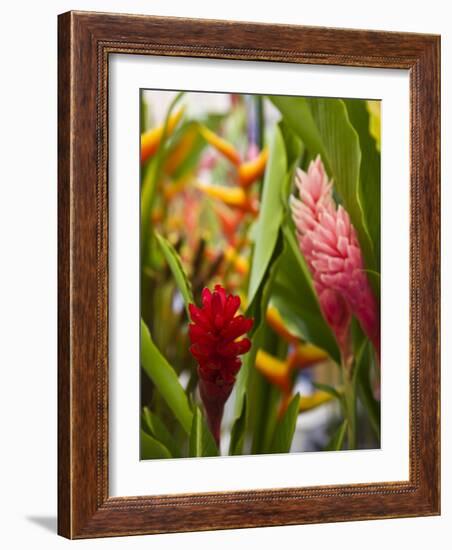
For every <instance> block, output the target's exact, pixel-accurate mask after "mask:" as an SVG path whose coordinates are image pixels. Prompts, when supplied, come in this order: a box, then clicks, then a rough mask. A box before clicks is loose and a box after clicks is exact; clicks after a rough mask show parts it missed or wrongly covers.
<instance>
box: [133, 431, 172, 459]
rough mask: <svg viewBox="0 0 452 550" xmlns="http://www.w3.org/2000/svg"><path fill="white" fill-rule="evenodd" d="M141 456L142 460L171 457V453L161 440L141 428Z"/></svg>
mask: <svg viewBox="0 0 452 550" xmlns="http://www.w3.org/2000/svg"><path fill="white" fill-rule="evenodd" d="M140 457H141V459H142V460H148V459H151V458H171V453H170V452H169V450H168V449H167V448H166V447H165V445H163V444H162V443H160V441H157V440H156V439H155V438H154V437H152V436H151V435H149V434H148V433H146V432H145V431H144V430H140Z"/></svg>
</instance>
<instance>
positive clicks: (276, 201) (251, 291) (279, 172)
mask: <svg viewBox="0 0 452 550" xmlns="http://www.w3.org/2000/svg"><path fill="white" fill-rule="evenodd" d="M286 170H287V158H286V151H285V147H284V141H283V137H282V135H281V131H280V129H279V127H278V126H276V127H275V131H274V136H273V142H272V144H271V147H270V156H269V159H268V164H267V168H266V170H265V176H264V182H263V190H262V199H261V209H260V213H259V219H258V222H257V226H256V233H255V235H256V238H255V244H254V251H253V258H252V263H251V272H250V281H249V287H248V302H249V303H251V302H252V301H253V299H254V297H255V295H256V293H257V291H258V289H259V286H260V284H261V281H262V279H263V277H264V274H265V272H266V270H267V267H268V264H269V262H270V259H271V257H272V254H273V250H274V248H275V245H276V241H277V238H278V231H279V228H280V225H281V221H282V217H283V213H284V209H283V204H282V202H281V200H280V196H281V195H280V194H281V186H282V184H283V182H284V180H285V177H286Z"/></svg>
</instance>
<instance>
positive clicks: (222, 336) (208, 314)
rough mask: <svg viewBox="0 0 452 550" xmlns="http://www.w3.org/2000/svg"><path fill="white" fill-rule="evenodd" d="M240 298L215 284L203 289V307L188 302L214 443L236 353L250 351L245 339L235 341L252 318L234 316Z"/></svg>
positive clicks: (232, 378) (193, 349)
mask: <svg viewBox="0 0 452 550" xmlns="http://www.w3.org/2000/svg"><path fill="white" fill-rule="evenodd" d="M239 307H240V298H239V297H238V296H233V295H232V294H227V293H226V291H225V289H224V288H223V287H222V286H220V285H216V286H215V289H214V291H213V292H210V290H209V289H208V288H204V290H203V291H202V307H197V306H195V305H194V304H190V305H189V310H190V317H191V321H192V323H191V324H190V325H189V327H188V334H189V337H190V341H191V344H192V345H191V347H190V351H191V353H192V355H193V356H194V357H195V359H196V360H197V361H198V375H199V391H200V394H201V399H202V402H203V404H204V408H205V410H206V415H207V422H208V424H209V428H210V431H211V432H212V434H213V436H214V438H215V440H216V442H217V444H219V441H220V426H221V419H222V417H223V409H224V404H225V403H226V401H227V399H228V397H229V396H230V394H231V392H232V388H233V387H234V383H235V377H236V374H237V373H238V371H239V370H240V367H241V365H242V362H241V360H240V359H239V357H238V356H239V355H243V354H244V353H246V352H247V351H249V349H250V347H251V342H250V340H249V339H248V338H242V339H241V340H238V338H239V337H240V336H243V335H244V334H245V333H247V332H248V331H249V330H251V327H252V326H253V320H252V319H247V318H246V317H244V316H243V315H236V313H237V311H238V309H239Z"/></svg>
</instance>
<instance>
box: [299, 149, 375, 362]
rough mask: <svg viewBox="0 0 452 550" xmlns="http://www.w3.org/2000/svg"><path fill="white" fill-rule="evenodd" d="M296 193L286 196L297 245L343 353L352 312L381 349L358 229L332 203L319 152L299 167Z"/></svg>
mask: <svg viewBox="0 0 452 550" xmlns="http://www.w3.org/2000/svg"><path fill="white" fill-rule="evenodd" d="M295 183H296V185H297V187H298V190H299V193H300V199H297V198H296V197H294V196H291V198H290V205H291V209H292V216H293V219H294V222H295V226H296V228H297V237H298V242H299V244H300V250H301V252H302V254H303V256H304V257H305V259H306V262H307V264H308V267H309V270H310V272H311V274H312V277H313V280H314V287H315V289H316V292H317V295H318V298H319V302H320V307H321V309H322V313H323V315H324V317H325V319H326V321H327V322H328V324H329V325H330V327H331V329H332V330H333V332H334V335H335V337H336V340H337V342H338V344H339V348H340V351H341V355H342V359H343V361H345V362H346V363H348V362H349V360H350V322H351V317H352V315H354V316H355V317H356V318H357V319H358V321H359V323H360V325H361V328H362V329H363V331H364V332H365V334H366V335H367V336H368V338H369V339H370V340H371V342H372V343H373V345H374V347H375V350H376V351H377V354H378V356H379V355H380V316H379V311H378V307H377V303H376V300H375V297H374V294H373V292H372V289H371V287H370V284H369V281H368V279H367V275H366V272H365V270H364V262H363V257H362V252H361V248H360V245H359V242H358V238H357V236H356V230H355V228H354V227H353V225H352V224H351V222H350V218H349V215H348V213H347V212H346V211H345V210H344V208H342V206H339V207H338V208H336V205H335V202H334V200H333V195H332V182H331V181H328V176H327V175H326V172H325V169H324V166H323V163H322V161H321V159H320V156H318V157H317V158H316V159H315V161H313V162H311V163H310V165H309V168H308V172H307V173H305V172H303V171H302V170H297V174H296V177H295Z"/></svg>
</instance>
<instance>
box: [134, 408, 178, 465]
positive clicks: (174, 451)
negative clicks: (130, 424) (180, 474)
mask: <svg viewBox="0 0 452 550" xmlns="http://www.w3.org/2000/svg"><path fill="white" fill-rule="evenodd" d="M142 420H143V424H142V426H143V428H144V430H145V431H147V432H148V434H149V435H152V436H153V437H154V438H155V439H157V440H158V441H160V443H162V444H163V445H164V446H165V447H166V448H167V449H168V450H169V451H170V453H171V455H172V456H174V457H180V456H182V454H181V452H180V449H179V447H178V445H177V443H176V442H175V440H174V438H173V436H172V435H171V434H170V433H169V431H168V429H167V428H166V426H165V424H164V423H163V422H162V421H161V420H160V418H159V417H158V416H157V415H156V414H155V413H153V412H152V411H150V410H149V409H148V408H147V407H144V408H143V412H142Z"/></svg>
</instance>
